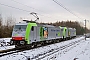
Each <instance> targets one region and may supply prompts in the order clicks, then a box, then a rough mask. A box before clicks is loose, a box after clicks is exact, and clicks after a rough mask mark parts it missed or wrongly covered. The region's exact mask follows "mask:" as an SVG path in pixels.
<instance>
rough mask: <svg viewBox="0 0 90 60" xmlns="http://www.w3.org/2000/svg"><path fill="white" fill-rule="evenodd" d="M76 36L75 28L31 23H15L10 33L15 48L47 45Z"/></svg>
mask: <svg viewBox="0 0 90 60" xmlns="http://www.w3.org/2000/svg"><path fill="white" fill-rule="evenodd" d="M75 36H76V29H75V28H67V27H60V26H52V25H45V24H38V23H36V22H33V21H27V23H17V24H16V25H15V26H14V28H13V32H12V39H11V44H14V45H15V46H16V47H17V46H25V45H33V46H36V45H37V44H48V43H55V42H60V41H63V40H66V39H67V38H72V37H75Z"/></svg>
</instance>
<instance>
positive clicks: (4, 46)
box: [0, 38, 15, 50]
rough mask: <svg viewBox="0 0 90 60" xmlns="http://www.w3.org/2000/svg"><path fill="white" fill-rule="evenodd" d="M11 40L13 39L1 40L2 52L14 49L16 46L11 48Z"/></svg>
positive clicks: (0, 48) (0, 47)
mask: <svg viewBox="0 0 90 60" xmlns="http://www.w3.org/2000/svg"><path fill="white" fill-rule="evenodd" d="M10 39H11V38H1V39H0V50H6V49H11V48H14V47H15V46H10V44H9V43H10Z"/></svg>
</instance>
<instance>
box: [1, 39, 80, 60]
mask: <svg viewBox="0 0 90 60" xmlns="http://www.w3.org/2000/svg"><path fill="white" fill-rule="evenodd" d="M77 42H79V40H78V41H75V42H73V43H70V44H68V45H65V46H61V47H59V48H56V49H51V50H49V51H48V52H45V53H43V54H38V55H37V56H35V57H33V58H31V59H35V58H36V59H37V58H38V57H39V56H43V55H45V56H43V57H42V58H44V57H46V56H48V55H51V54H53V53H55V52H57V51H59V50H63V49H65V48H67V47H70V46H71V45H73V44H75V43H77ZM44 46H46V45H44ZM38 47H41V46H38ZM38 47H31V48H29V49H25V47H21V48H12V49H8V50H1V51H0V57H2V56H5V55H9V54H13V53H17V52H21V51H25V50H30V49H34V48H38ZM48 53H50V54H48ZM42 58H38V60H39V59H42Z"/></svg>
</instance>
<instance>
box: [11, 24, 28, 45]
mask: <svg viewBox="0 0 90 60" xmlns="http://www.w3.org/2000/svg"><path fill="white" fill-rule="evenodd" d="M26 28H27V24H16V25H15V26H14V28H13V32H12V39H11V45H13V44H14V45H24V44H25V43H26V41H25V33H26Z"/></svg>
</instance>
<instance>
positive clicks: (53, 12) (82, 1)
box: [0, 0, 90, 28]
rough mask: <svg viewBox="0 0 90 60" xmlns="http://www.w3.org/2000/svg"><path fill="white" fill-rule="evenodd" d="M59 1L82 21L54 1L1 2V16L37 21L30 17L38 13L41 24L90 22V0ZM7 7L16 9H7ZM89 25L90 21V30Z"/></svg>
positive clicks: (10, 0) (16, 0) (19, 0)
mask: <svg viewBox="0 0 90 60" xmlns="http://www.w3.org/2000/svg"><path fill="white" fill-rule="evenodd" d="M57 1H58V2H59V3H61V4H62V5H63V6H65V7H66V8H68V9H69V10H70V11H72V12H73V13H74V14H76V15H77V16H78V17H80V18H81V19H79V18H78V17H76V16H74V15H73V14H71V13H70V12H68V11H66V10H65V9H64V8H62V7H61V6H59V5H57V4H56V3H55V2H54V1H53V0H0V14H2V17H4V18H6V17H10V16H12V17H14V18H16V21H17V22H18V21H21V20H22V19H29V20H31V19H32V20H35V19H36V18H34V17H33V16H32V15H30V13H31V12H36V13H37V15H38V16H39V18H40V20H39V22H56V21H62V20H63V21H65V20H72V21H79V22H84V19H87V20H90V0H57ZM2 4H4V5H2ZM6 5H8V6H12V7H15V8H11V7H7V6H6ZM25 5H26V6H25ZM16 8H19V9H22V10H19V9H16ZM23 10H26V11H23ZM89 24H90V21H89V22H87V27H88V28H90V25H89Z"/></svg>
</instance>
